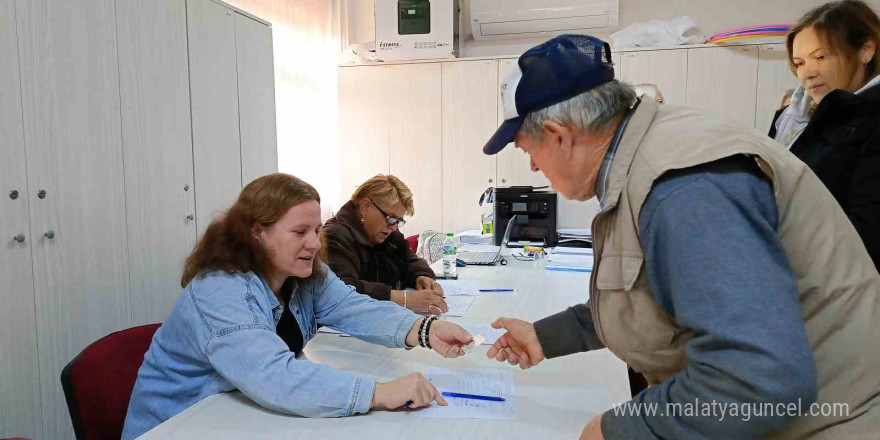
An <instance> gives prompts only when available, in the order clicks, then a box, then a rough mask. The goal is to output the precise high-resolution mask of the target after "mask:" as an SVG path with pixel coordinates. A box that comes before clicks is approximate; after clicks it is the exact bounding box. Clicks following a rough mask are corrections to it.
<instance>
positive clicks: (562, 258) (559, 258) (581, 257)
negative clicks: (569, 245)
mask: <svg viewBox="0 0 880 440" xmlns="http://www.w3.org/2000/svg"><path fill="white" fill-rule="evenodd" d="M547 259H548V260H549V261H550V262H553V263H568V264H577V265H581V266H590V267H592V266H593V256H592V255H586V254H550V255H549V256H548V257H547Z"/></svg>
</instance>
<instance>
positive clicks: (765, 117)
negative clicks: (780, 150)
mask: <svg viewBox="0 0 880 440" xmlns="http://www.w3.org/2000/svg"><path fill="white" fill-rule="evenodd" d="M799 84H800V82H798V79H797V77H796V76H795V75H794V73H792V71H791V69H790V68H789V67H788V54H787V53H786V50H785V45H784V44H766V45H763V46H760V48H759V51H758V94H757V104H756V106H755V128H756V129H757V130H758V132H759V133H762V134H767V133H768V132H769V131H770V123H772V122H773V114H774V113H776V110H779V104H780V103H781V102H782V95H784V94H785V92H786V91H787V90H790V89H794V88H795V87H797V86H798V85H799Z"/></svg>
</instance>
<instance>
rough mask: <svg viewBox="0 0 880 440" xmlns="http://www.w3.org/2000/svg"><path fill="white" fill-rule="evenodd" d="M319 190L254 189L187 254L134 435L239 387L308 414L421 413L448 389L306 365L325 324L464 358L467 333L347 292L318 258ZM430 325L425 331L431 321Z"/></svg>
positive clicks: (142, 382) (138, 387)
mask: <svg viewBox="0 0 880 440" xmlns="http://www.w3.org/2000/svg"><path fill="white" fill-rule="evenodd" d="M320 227H321V208H320V199H319V197H318V193H317V191H315V189H314V188H313V187H312V186H311V185H309V184H308V183H305V182H303V181H302V180H299V179H297V178H296V177H293V176H290V175H287V174H270V175H268V176H263V177H260V178H259V179H257V180H254V181H253V182H251V183H249V184H248V185H247V186H246V187H245V188H244V190H242V192H241V195H239V197H238V200H237V201H236V202H235V204H233V205H232V207H231V208H229V210H228V211H227V212H226V213H225V214H224V215H223V216H222V217H220V218H218V219H216V220H214V221H213V222H211V225H210V226H208V229H207V230H206V231H205V233H204V234H203V235H202V237H201V238H200V239H199V241H198V243H197V244H196V248H195V250H194V251H193V253H192V254H191V255H190V256H189V258H187V260H186V264H185V266H184V269H183V279H182V281H181V285H182V286H183V287H184V289H183V293H182V294H181V295H180V297H179V298H178V300H177V303H175V304H174V308H173V309H172V310H171V314H170V315H168V318H167V319H166V320H165V322H164V323H162V327H161V328H159V330H158V331H157V332H156V334H155V336H153V341H152V343H151V344H150V348H149V350H148V351H147V353H146V355H145V356H144V362H143V364H142V365H141V368H140V370H138V376H137V381H136V382H135V385H134V390H133V391H132V394H131V402H130V403H129V405H128V414H127V416H126V418H125V428H124V430H123V433H122V438H123V439H132V438H135V437H138V436H140V435H141V434H143V433H145V432H147V431H148V430H150V429H152V428H153V427H155V426H156V425H158V424H160V423H162V422H164V421H165V420H168V419H169V418H171V417H172V416H174V415H175V414H178V413H180V412H181V411H183V410H185V409H186V408H188V407H190V406H192V405H194V404H196V403H197V402H199V401H200V400H202V399H204V398H206V397H209V396H212V395H214V394H219V393H224V392H227V391H231V390H234V389H238V390H240V391H241V392H242V393H243V394H244V395H246V396H247V397H249V398H250V399H252V400H253V401H254V402H256V403H257V404H259V405H260V406H263V407H265V408H268V409H271V410H274V411H278V412H282V413H287V414H295V415H299V416H304V417H344V416H350V415H353V414H357V413H364V412H367V411H370V410H371V409H391V408H401V407H403V406H404V405H405V404H407V402H410V404H409V407H420V406H425V405H428V404H430V403H431V402H432V401H434V400H436V401H437V402H438V403H439V404H440V405H445V404H446V402H445V401H444V400H443V397H442V396H440V395H439V394H438V393H437V389H436V388H435V387H434V386H433V385H431V383H430V382H428V381H427V380H426V379H425V378H424V377H422V376H421V375H420V374H418V373H413V374H409V375H406V376H403V377H401V378H400V379H397V380H392V381H390V382H385V383H380V382H376V381H375V380H374V379H372V378H369V377H364V376H358V375H355V374H351V373H347V372H343V371H335V370H333V369H331V368H328V367H327V366H326V365H318V364H315V363H312V362H310V361H309V360H308V359H304V358H298V357H297V356H296V355H297V354H298V353H299V352H301V351H302V349H303V348H304V347H305V345H306V343H308V341H309V340H310V339H312V338H313V337H314V336H315V331H316V330H317V324H318V323H320V324H326V325H330V326H333V327H334V328H336V329H339V330H340V331H343V332H345V333H348V334H350V335H352V336H354V337H356V338H358V339H362V340H364V341H367V342H370V343H373V344H380V345H384V346H386V347H413V346H415V345H416V344H418V345H421V346H423V347H428V348H433V349H434V350H435V351H437V352H438V353H440V354H441V355H443V356H444V357H450V358H452V357H458V356H460V355H462V354H464V352H463V351H462V350H461V348H460V347H461V345H463V344H466V343H468V342H469V341H470V340H471V337H470V335H469V334H468V333H467V332H466V331H464V330H463V329H462V328H461V327H459V326H457V325H455V324H452V323H449V322H444V321H438V320H436V316H432V317H428V318H423V317H420V316H418V315H416V314H414V313H412V312H410V311H409V310H406V309H404V308H403V307H399V306H397V305H394V304H391V303H389V302H385V301H376V300H374V299H372V298H370V297H368V296H366V295H360V294H358V293H357V292H356V291H355V290H354V289H353V288H351V287H350V286H346V285H345V284H344V283H343V282H342V281H340V280H339V278H337V277H336V275H334V274H333V272H331V271H330V270H329V269H328V268H327V266H326V265H324V264H323V263H321V261H320V259H319V258H318V251H319V250H320V241H319V239H318V231H319V230H320ZM423 324H424V325H423Z"/></svg>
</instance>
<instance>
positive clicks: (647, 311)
mask: <svg viewBox="0 0 880 440" xmlns="http://www.w3.org/2000/svg"><path fill="white" fill-rule="evenodd" d="M737 154H744V155H748V156H751V157H754V158H755V161H756V162H757V163H758V165H759V166H760V168H761V170H762V171H763V172H764V173H765V174H766V175H767V176H768V177H769V178H770V179H771V180H772V181H773V186H774V190H775V195H776V204H777V207H778V210H779V226H778V230H777V232H778V234H779V237H780V239H781V240H782V244H783V246H784V247H785V250H786V252H787V253H788V256H789V258H790V260H791V265H792V268H793V270H794V274H795V276H796V277H797V285H798V289H799V291H800V301H801V310H802V312H803V318H804V325H805V327H806V332H807V336H808V338H809V340H810V343H811V346H812V349H813V356H814V358H815V360H816V368H817V372H818V400H817V403H819V404H822V403H831V404H834V403H846V404H848V405H849V416H848V417H836V418H835V417H800V418H798V419H797V420H796V421H795V423H794V424H793V425H792V426H790V427H789V428H787V429H785V430H784V431H782V432H780V433H778V434H777V435H775V436H774V437H773V438H786V439H787V438H806V437H813V438H819V437H821V438H825V435H826V434H827V435H828V436H829V437H830V436H831V435H834V438H835V440H843V439H856V438H859V439H860V438H880V275H878V273H877V269H876V268H875V267H874V264H873V263H872V261H871V259H870V257H869V256H868V252H867V250H866V249H865V246H864V245H863V244H862V241H861V239H860V238H859V236H858V233H857V232H856V230H855V228H853V226H852V224H851V223H850V222H849V220H848V219H847V217H846V215H845V214H844V213H843V211H842V210H841V208H840V207H839V206H838V204H837V202H836V201H835V200H834V198H833V197H832V196H831V194H830V193H829V192H828V191H827V190H826V189H825V187H824V186H823V185H822V183H821V182H820V181H819V179H818V178H817V177H816V176H815V175H814V174H813V173H812V172H811V171H810V170H809V168H808V167H807V166H806V165H804V164H803V163H802V162H801V161H799V160H798V159H797V158H796V157H795V156H793V155H792V154H791V153H789V152H788V150H786V149H785V148H784V147H783V146H781V145H777V144H776V143H775V142H774V141H773V140H772V139H770V138H767V137H764V136H760V135H758V134H757V133H754V132H752V131H751V130H747V129H743V128H738V127H733V126H729V125H724V124H723V123H720V122H718V121H717V120H714V119H712V118H710V117H708V116H705V115H703V114H701V113H700V112H698V111H695V110H692V109H684V108H676V107H664V108H663V109H662V110H658V107H657V105H656V104H655V103H654V102H653V101H645V102H642V103H641V105H639V108H638V109H637V110H636V112H635V114H634V115H633V116H632V118H631V120H630V122H629V125H628V127H627V129H626V131H625V133H624V135H623V138H622V139H621V142H620V144H619V146H618V150H617V153H616V155H615V158H614V162H613V164H612V166H611V170H610V176H609V184H608V188H607V192H606V199H605V200H606V202H605V203H606V204H605V207H604V208H603V209H602V211H601V212H600V213H599V214H598V215H597V216H596V218H595V219H594V220H593V239H594V247H595V249H594V251H595V256H596V258H595V263H594V267H593V275H592V278H591V292H592V293H591V298H590V305H591V310H592V313H593V320H594V322H595V326H596V331H597V333H598V336H599V339H601V340H602V342H604V343H605V345H606V346H607V347H608V348H609V349H610V350H611V351H612V352H614V354H616V355H617V356H618V357H620V358H621V359H623V360H624V361H626V363H628V364H629V365H630V366H632V367H633V369H635V370H636V371H639V372H641V373H643V374H644V375H645V377H646V378H648V381H649V382H651V383H652V384H657V383H660V382H662V381H664V380H665V379H667V378H669V377H670V376H672V375H674V374H676V373H678V372H680V371H681V370H682V369H683V368H684V366H685V365H686V364H687V358H686V357H685V351H684V348H685V344H686V343H687V341H688V340H689V339H690V338H691V337H692V336H693V332H692V331H691V330H690V329H687V328H682V327H681V326H680V325H678V324H677V323H676V322H675V319H673V318H672V317H671V316H669V315H668V314H667V313H666V312H665V311H664V309H663V308H662V307H661V306H660V305H659V304H658V303H657V302H656V301H655V300H654V296H653V294H652V293H651V287H650V285H649V284H648V277H647V273H646V272H647V271H646V269H645V262H644V253H643V251H642V248H641V244H640V241H639V230H638V218H639V212H640V210H641V207H642V204H643V203H644V201H645V199H646V198H647V196H648V193H649V192H650V191H651V187H652V186H653V184H654V181H655V180H657V179H658V178H659V177H660V176H662V175H663V173H665V172H667V171H670V170H675V169H683V168H688V167H693V166H695V165H700V164H704V163H708V162H712V161H715V160H718V159H722V158H725V157H730V156H732V155H737ZM878 190H880V189H878ZM878 227H880V225H878ZM748 275H749V274H743V276H748ZM805 409H806V408H805ZM819 434H821V435H819Z"/></svg>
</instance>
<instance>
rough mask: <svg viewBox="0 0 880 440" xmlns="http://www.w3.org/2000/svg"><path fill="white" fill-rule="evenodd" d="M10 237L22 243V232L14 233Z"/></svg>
mask: <svg viewBox="0 0 880 440" xmlns="http://www.w3.org/2000/svg"><path fill="white" fill-rule="evenodd" d="M12 239H13V240H15V241H17V242H19V243H24V234H15V235H13V236H12Z"/></svg>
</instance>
